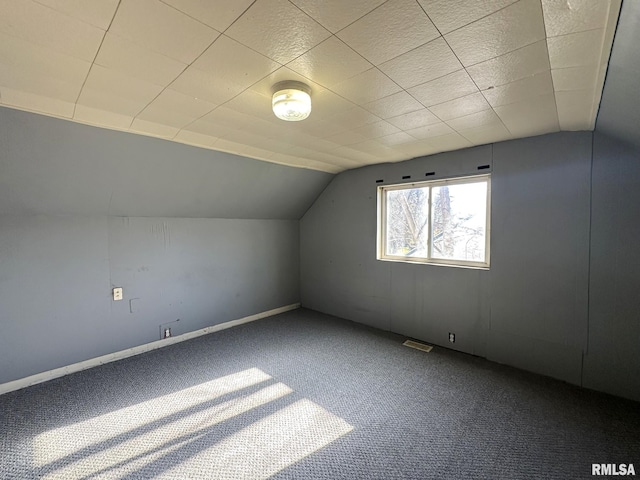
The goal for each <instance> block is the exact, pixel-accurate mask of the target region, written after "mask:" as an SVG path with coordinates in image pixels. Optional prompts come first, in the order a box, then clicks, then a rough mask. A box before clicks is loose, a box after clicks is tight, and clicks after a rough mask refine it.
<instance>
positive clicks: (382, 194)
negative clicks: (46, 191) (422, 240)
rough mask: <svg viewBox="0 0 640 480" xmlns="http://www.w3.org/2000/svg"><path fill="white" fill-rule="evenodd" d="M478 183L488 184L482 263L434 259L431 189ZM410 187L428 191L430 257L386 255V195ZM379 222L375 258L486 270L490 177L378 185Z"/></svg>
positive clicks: (487, 259)
mask: <svg viewBox="0 0 640 480" xmlns="http://www.w3.org/2000/svg"><path fill="white" fill-rule="evenodd" d="M478 181H486V182H487V205H486V213H487V218H486V227H485V232H486V234H485V261H484V262H474V261H468V260H455V259H448V258H433V256H432V253H431V252H432V250H431V249H432V245H431V228H432V218H431V213H432V212H431V192H432V189H433V187H441V186H444V185H462V184H465V183H477V182H478ZM410 188H429V220H428V222H427V223H428V224H427V227H428V231H427V242H428V246H427V252H429V255H431V256H430V257H426V258H425V257H406V256H401V255H387V254H386V253H385V252H386V251H387V248H386V247H387V246H386V232H387V209H386V192H389V191H393V190H407V189H410ZM377 198H378V219H377V229H378V232H377V245H376V249H377V259H378V260H383V261H391V262H403V263H420V264H428V265H444V266H450V267H464V268H476V269H483V270H488V269H489V267H490V263H491V262H490V248H489V247H490V243H491V174H484V175H473V176H467V177H455V178H447V179H440V180H427V181H421V182H411V183H399V184H394V185H381V186H379V187H378V195H377Z"/></svg>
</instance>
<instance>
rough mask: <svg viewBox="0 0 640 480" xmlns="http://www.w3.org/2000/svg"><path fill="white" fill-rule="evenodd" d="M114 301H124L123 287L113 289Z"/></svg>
mask: <svg viewBox="0 0 640 480" xmlns="http://www.w3.org/2000/svg"><path fill="white" fill-rule="evenodd" d="M113 300H114V301H117V300H122V287H116V288H114V289H113Z"/></svg>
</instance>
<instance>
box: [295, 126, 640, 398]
mask: <svg viewBox="0 0 640 480" xmlns="http://www.w3.org/2000/svg"><path fill="white" fill-rule="evenodd" d="M597 138H598V141H599V142H600V137H599V136H598V137H597ZM602 148H603V149H604V150H605V152H604V153H598V154H597V156H596V161H595V163H594V176H593V182H594V195H593V212H594V213H593V215H594V221H593V226H592V224H591V221H590V215H591V202H592V199H591V182H592V178H591V169H592V134H591V133H589V132H579V133H558V134H553V135H545V136H541V137H534V138H528V139H522V140H515V141H510V142H503V143H499V144H495V145H488V146H483V147H476V148H472V149H468V150H463V151H457V152H450V153H445V154H440V155H435V156H431V157H424V158H420V159H415V160H412V161H409V162H402V163H399V164H386V165H377V166H371V167H366V168H362V169H359V170H352V171H348V172H344V173H342V174H340V175H338V176H336V177H335V178H334V180H333V181H332V182H331V184H330V185H329V186H328V187H327V188H326V189H325V191H324V192H323V193H322V194H321V195H320V197H319V198H318V200H317V201H316V202H315V204H314V205H313V206H312V207H311V208H310V209H309V211H308V212H307V213H306V215H305V216H304V217H303V219H302V220H301V222H300V238H301V282H302V286H301V295H302V304H303V306H305V307H309V308H313V309H316V310H319V311H322V312H326V313H330V314H334V315H338V316H342V317H345V318H349V319H352V320H355V321H358V322H361V323H365V324H368V325H373V326H376V327H380V328H384V329H388V330H392V331H394V332H398V333H402V334H405V335H407V336H411V337H414V338H418V339H421V340H425V341H428V342H430V343H434V344H437V345H443V346H446V347H450V348H454V349H457V350H460V351H464V352H467V353H472V354H475V355H480V356H484V357H486V358H488V359H491V360H495V361H498V362H501V363H506V364H509V365H513V366H516V367H519V368H523V369H526V370H530V371H533V372H537V373H541V374H544V375H549V376H552V377H556V378H559V379H562V380H565V381H568V382H571V383H574V384H578V385H580V384H583V383H584V385H585V386H588V387H591V388H596V389H599V390H604V391H609V392H612V393H616V394H619V395H623V396H628V397H631V398H636V399H640V392H639V390H638V386H639V383H640V380H639V379H640V375H638V367H637V361H636V358H637V355H636V354H637V353H638V350H637V349H638V347H637V345H638V338H639V335H638V334H639V333H640V327H639V326H638V323H639V322H638V315H637V313H635V312H637V311H638V308H637V307H638V306H640V305H638V301H637V300H636V298H637V295H636V296H633V295H628V294H629V293H630V292H629V291H628V290H624V291H617V292H616V294H615V295H612V290H615V289H616V288H617V287H616V286H615V285H616V283H615V282H614V283H612V282H611V278H608V279H603V278H602V277H603V275H604V274H603V273H600V269H604V268H605V267H603V266H601V267H599V266H598V265H599V264H600V263H601V264H603V265H604V266H606V268H609V272H610V273H611V274H612V276H613V277H614V278H615V279H616V280H617V281H621V282H623V283H624V284H625V285H629V287H628V288H633V287H637V286H638V279H639V274H638V273H637V271H634V269H633V265H638V262H635V264H634V263H633V259H635V258H636V257H637V256H638V254H637V253H635V252H634V251H632V248H634V247H633V245H634V244H638V240H640V238H639V237H640V234H639V233H638V227H637V226H635V225H633V224H632V223H631V221H630V219H631V218H633V217H634V216H635V218H640V217H638V207H637V205H638V204H640V202H638V201H637V200H640V199H638V195H639V194H638V193H637V191H638V190H639V189H638V186H639V185H638V183H639V178H640V177H639V176H638V173H640V172H638V167H637V166H635V165H636V164H637V162H636V164H633V166H632V165H630V163H632V162H631V159H630V157H625V159H623V160H619V162H623V163H624V165H625V168H624V169H622V168H620V169H618V173H617V174H616V175H617V177H615V178H609V180H606V178H608V177H607V175H609V176H610V175H611V173H610V172H609V173H608V174H606V175H603V174H601V172H600V167H599V166H600V165H601V164H602V165H604V164H605V163H606V162H608V158H604V157H609V156H611V155H617V153H616V154H614V153H612V152H611V148H612V147H611V146H608V147H607V146H604V145H603V146H602ZM486 164H488V165H490V166H491V168H490V171H492V221H491V228H492V230H491V269H490V270H488V271H486V270H473V269H464V268H451V267H442V266H432V265H412V264H402V263H395V262H382V261H377V260H376V259H375V256H376V250H375V241H376V186H377V185H378V184H376V180H378V179H383V180H384V184H393V183H402V181H403V180H402V176H404V175H411V177H412V178H411V181H414V180H416V179H421V178H425V176H424V174H425V173H426V172H429V171H435V172H436V175H435V176H433V177H429V178H434V179H435V178H440V177H447V176H455V175H465V174H473V173H477V166H479V165H486ZM605 170H607V171H609V170H608V169H605ZM485 171H487V170H483V172H485ZM623 177H624V178H623ZM619 180H620V184H621V185H624V187H621V186H620V185H618V183H619V182H618V181H619ZM405 181H407V180H405ZM634 187H635V190H633V188H634ZM607 189H615V195H613V196H612V192H610V191H608V190H607ZM625 196H627V197H628V198H629V199H630V200H631V201H632V203H633V202H634V201H635V203H633V206H628V205H626V203H625V202H623V201H622V200H623V198H625ZM614 207H615V208H616V209H618V210H619V211H618V210H616V211H617V212H618V213H617V215H619V216H620V217H621V219H624V220H627V222H626V223H625V222H617V223H616V226H617V229H618V230H617V231H616V230H615V229H614V230H613V231H612V230H611V225H609V224H605V223H606V222H610V221H611V219H610V218H609V215H610V213H611V210H612V209H613V208H614ZM604 219H606V220H604ZM628 224H631V225H633V226H631V227H630V228H628ZM591 229H593V237H592V238H593V239H594V246H593V248H592V251H591V260H590V253H589V252H590V238H591V237H590V230H591ZM622 238H623V239H624V240H625V241H627V247H626V249H623V250H622V252H621V254H620V255H621V256H620V258H619V261H620V262H624V261H625V259H626V260H631V261H630V262H628V263H626V264H625V265H626V267H625V268H623V269H622V270H621V271H613V270H612V268H613V265H612V264H610V263H609V260H611V258H610V256H609V255H608V254H607V252H611V251H612V250H614V249H615V248H617V240H619V239H622ZM597 241H600V243H601V246H600V247H599V248H600V250H598V249H597V248H596V247H595V242H597ZM596 257H597V258H596ZM616 258H618V257H616ZM605 259H606V260H605ZM598 262H600V263H598ZM590 265H591V268H592V269H593V270H594V271H593V272H592V273H591V285H590V283H589V282H590ZM605 285H606V287H605ZM624 288H625V289H626V288H627V287H624ZM636 290H637V289H636ZM599 296H601V297H607V298H608V302H609V303H610V304H611V305H608V304H607V302H604V303H603V302H601V301H600V300H598V298H599ZM594 302H595V303H597V304H598V305H597V306H596V305H595V303H594ZM614 304H615V305H614ZM614 306H615V308H614ZM616 308H617V309H618V310H619V311H620V313H613V312H615V311H616ZM599 310H604V311H606V312H608V313H607V314H604V313H598V311H599ZM590 315H591V321H590ZM611 316H615V317H616V320H615V322H613V323H614V324H615V325H617V326H616V327H615V328H611V329H610V330H609V331H608V333H607V334H606V335H600V333H599V332H598V331H597V325H600V328H603V325H604V324H607V323H610V322H611V318H610V317H611ZM448 332H454V333H456V343H455V344H450V343H448ZM619 335H628V338H626V339H625V340H623V341H622V342H621V344H616V343H614V342H613V339H614V338H616V337H617V336H619ZM594 337H597V340H596V339H595V338H594ZM634 342H635V345H636V347H635V350H634V348H633V347H632V345H633V344H634ZM620 347H622V348H620ZM587 352H588V356H587V357H585V367H584V369H583V354H584V353H587ZM596 352H597V353H596ZM597 355H599V357H598V356H597ZM621 362H625V363H630V364H631V363H632V364H634V366H633V367H631V368H630V369H628V370H627V371H620V372H619V373H617V374H616V375H615V376H613V377H612V376H610V375H609V371H610V368H611V367H612V366H616V368H619V367H620V364H621ZM583 375H584V377H585V380H584V382H583ZM607 382H608V383H607ZM614 385H617V387H615V386H614Z"/></svg>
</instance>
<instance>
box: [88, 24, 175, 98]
mask: <svg viewBox="0 0 640 480" xmlns="http://www.w3.org/2000/svg"><path fill="white" fill-rule="evenodd" d="M96 64H98V65H102V66H103V67H107V68H111V69H114V70H118V71H120V72H122V73H126V74H127V75H130V76H132V77H136V78H140V79H142V80H146V81H148V82H151V83H155V84H157V85H163V86H165V85H168V84H169V83H171V81H173V80H174V79H175V78H176V77H177V76H178V75H180V73H181V72H182V71H183V70H184V69H185V68H187V65H186V64H185V63H182V62H179V61H178V60H174V59H173V58H169V57H167V56H165V55H161V54H159V53H156V52H152V51H151V50H149V49H147V48H144V47H141V46H139V45H137V44H135V43H133V42H131V41H129V40H125V39H123V38H120V37H118V36H117V35H114V34H112V33H111V32H107V35H106V36H105V38H104V41H103V42H102V46H101V47H100V51H99V52H98V56H97V57H96Z"/></svg>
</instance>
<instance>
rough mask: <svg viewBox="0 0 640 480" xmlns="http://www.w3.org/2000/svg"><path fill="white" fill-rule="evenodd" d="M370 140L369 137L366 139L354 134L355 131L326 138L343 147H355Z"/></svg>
mask: <svg viewBox="0 0 640 480" xmlns="http://www.w3.org/2000/svg"><path fill="white" fill-rule="evenodd" d="M368 139H369V137H366V136H364V135H361V134H359V133H357V132H354V131H353V130H351V131H346V132H340V133H335V134H333V135H330V136H328V137H326V140H328V141H330V142H334V143H337V144H338V145H342V146H344V145H353V144H354V143H360V142H364V141H365V140H368Z"/></svg>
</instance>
